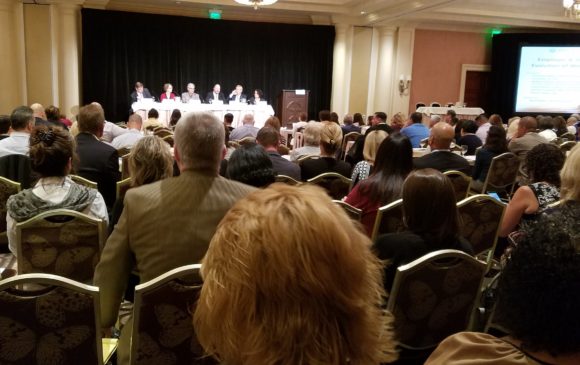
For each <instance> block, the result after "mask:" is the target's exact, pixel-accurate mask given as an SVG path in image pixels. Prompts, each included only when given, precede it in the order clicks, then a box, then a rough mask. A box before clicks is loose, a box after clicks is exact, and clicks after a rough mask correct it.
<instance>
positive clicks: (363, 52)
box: [348, 27, 373, 114]
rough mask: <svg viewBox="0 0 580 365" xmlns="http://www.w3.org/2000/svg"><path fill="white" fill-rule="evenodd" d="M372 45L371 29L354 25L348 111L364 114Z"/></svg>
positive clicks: (367, 94) (367, 93)
mask: <svg viewBox="0 0 580 365" xmlns="http://www.w3.org/2000/svg"><path fill="white" fill-rule="evenodd" d="M372 46H373V29H372V28H369V27H354V35H353V48H352V71H351V83H350V98H349V105H348V112H349V113H350V114H354V113H361V114H365V111H366V109H367V101H368V96H369V90H368V89H369V88H368V86H369V70H370V62H371V52H372Z"/></svg>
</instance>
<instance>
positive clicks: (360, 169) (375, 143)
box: [351, 130, 388, 186]
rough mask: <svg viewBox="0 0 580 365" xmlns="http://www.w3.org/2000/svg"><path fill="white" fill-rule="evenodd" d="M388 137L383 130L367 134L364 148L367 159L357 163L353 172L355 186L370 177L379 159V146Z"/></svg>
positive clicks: (352, 177)
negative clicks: (376, 160)
mask: <svg viewBox="0 0 580 365" xmlns="http://www.w3.org/2000/svg"><path fill="white" fill-rule="evenodd" d="M387 136H388V134H387V132H385V131H381V130H375V131H372V132H370V133H367V135H366V139H365V146H364V148H363V156H364V158H365V159H364V160H363V161H361V162H359V163H357V164H356V165H355V167H354V169H353V170H352V176H351V179H352V184H353V186H354V185H356V184H357V183H358V182H359V181H362V180H364V179H366V178H368V177H369V175H370V173H371V171H372V169H373V165H374V163H375V159H376V157H377V151H378V149H379V146H380V145H381V143H382V142H383V140H384V139H385V138H387Z"/></svg>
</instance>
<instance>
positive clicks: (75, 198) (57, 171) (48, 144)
mask: <svg viewBox="0 0 580 365" xmlns="http://www.w3.org/2000/svg"><path fill="white" fill-rule="evenodd" d="M74 155H75V143H74V139H73V138H72V137H71V135H70V134H69V133H68V132H66V131H64V130H63V129H62V128H60V127H53V126H49V127H46V126H40V127H37V128H35V129H34V130H33V131H32V133H31V134H30V150H29V156H30V162H31V167H32V171H33V172H35V173H36V174H37V175H38V176H39V177H40V179H39V180H38V182H37V183H36V185H35V186H34V187H33V188H31V189H26V190H23V191H21V192H19V193H18V194H15V195H12V196H11V197H10V198H8V202H7V203H6V209H7V211H8V212H7V214H6V224H7V236H8V244H9V248H10V251H11V252H12V253H13V254H15V255H16V250H17V249H16V223H19V222H24V221H25V220H28V219H30V218H33V217H34V216H36V215H38V214H40V213H44V212H46V211H49V210H54V209H70V210H75V211H77V212H81V213H84V214H87V215H89V216H92V217H94V218H98V219H102V220H104V221H105V222H106V223H107V222H108V220H109V216H108V214H107V206H106V205H105V201H104V199H103V196H102V195H101V193H99V192H98V191H97V189H91V188H88V187H86V186H84V185H79V184H76V183H75V182H73V181H72V180H71V179H70V177H68V175H69V173H70V172H71V169H72V160H73V158H74Z"/></svg>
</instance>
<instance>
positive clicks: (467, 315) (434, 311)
mask: <svg viewBox="0 0 580 365" xmlns="http://www.w3.org/2000/svg"><path fill="white" fill-rule="evenodd" d="M485 268H486V266H485V263H483V262H481V261H479V260H476V259H475V258H473V257H471V256H469V255H468V254H466V253H464V252H461V251H458V250H440V251H435V252H431V253H428V254H426V255H425V256H423V257H420V258H418V259H416V260H415V261H412V262H411V263H409V264H407V265H402V266H399V267H398V268H397V273H396V274H395V280H394V282H393V287H392V290H391V294H390V296H389V301H388V303H387V309H388V310H389V311H390V312H391V313H393V315H394V316H395V332H396V334H397V338H398V340H399V345H400V346H401V347H403V348H408V349H414V350H421V349H429V348H433V347H435V346H437V345H438V344H439V342H441V341H442V340H443V339H445V338H446V337H447V336H449V335H451V334H454V333H457V332H461V331H465V330H467V329H468V327H469V323H470V319H471V314H472V312H473V310H474V308H475V306H476V305H477V303H478V301H479V296H480V287H481V283H482V280H483V277H484V274H485Z"/></svg>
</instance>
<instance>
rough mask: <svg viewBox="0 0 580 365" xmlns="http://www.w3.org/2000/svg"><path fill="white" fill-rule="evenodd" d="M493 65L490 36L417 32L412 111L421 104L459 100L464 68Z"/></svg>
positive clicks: (411, 101) (427, 31) (410, 105)
mask: <svg viewBox="0 0 580 365" xmlns="http://www.w3.org/2000/svg"><path fill="white" fill-rule="evenodd" d="M490 62H491V42H490V40H489V36H488V35H487V34H481V33H466V32H451V31H434V30H420V29H417V30H416V31H415V45H414V55H413V74H412V76H413V81H412V85H411V97H410V100H409V110H413V109H415V104H416V103H417V102H424V103H427V104H429V103H431V102H432V101H437V102H440V103H442V104H445V103H447V102H456V101H458V100H459V99H460V95H459V92H460V87H461V65H462V64H477V65H488V64H489V63H490Z"/></svg>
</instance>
